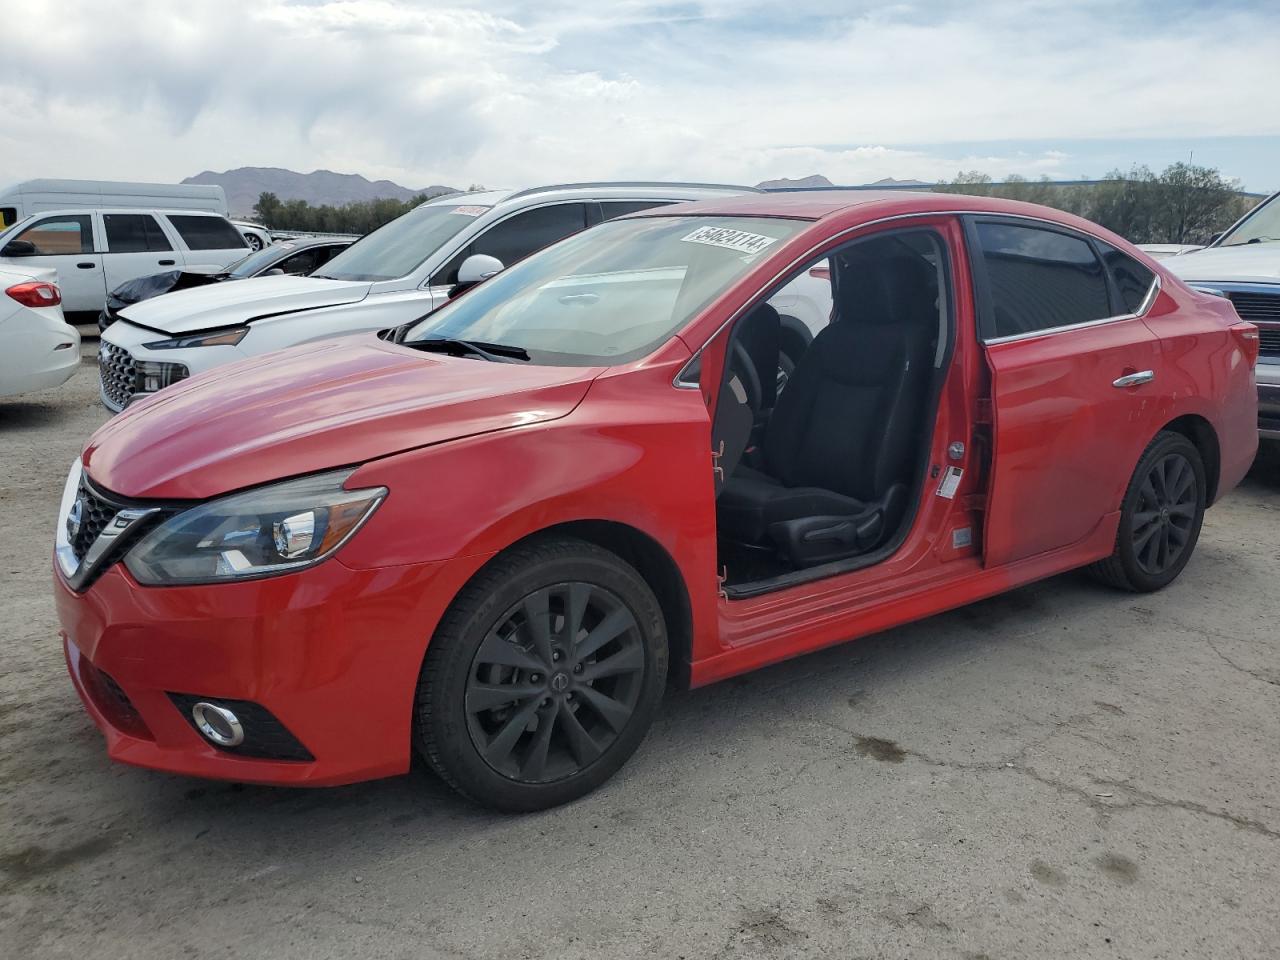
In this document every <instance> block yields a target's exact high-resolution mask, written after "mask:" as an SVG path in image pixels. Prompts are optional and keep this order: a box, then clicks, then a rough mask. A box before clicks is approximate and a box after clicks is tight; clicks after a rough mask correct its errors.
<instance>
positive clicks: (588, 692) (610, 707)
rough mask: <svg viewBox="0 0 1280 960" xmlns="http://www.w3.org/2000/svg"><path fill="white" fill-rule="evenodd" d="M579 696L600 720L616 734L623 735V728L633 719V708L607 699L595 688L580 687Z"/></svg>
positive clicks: (611, 698)
mask: <svg viewBox="0 0 1280 960" xmlns="http://www.w3.org/2000/svg"><path fill="white" fill-rule="evenodd" d="M577 692H578V696H580V697H581V698H582V699H583V701H584V702H585V703H587V704H589V705H590V706H591V709H592V710H594V711H595V712H596V713H597V714H598V715H599V716H600V719H601V720H603V721H604V722H605V723H607V724H608V725H609V728H610V729H611V730H613V732H614V733H621V732H622V728H623V727H625V726H626V725H627V721H628V720H630V719H631V708H630V707H628V706H627V705H626V704H625V703H622V702H621V701H619V700H615V699H613V697H607V696H605V695H604V694H603V693H601V692H600V691H599V690H597V689H596V688H595V687H578V690H577Z"/></svg>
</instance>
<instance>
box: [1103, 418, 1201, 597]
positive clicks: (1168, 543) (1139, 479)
mask: <svg viewBox="0 0 1280 960" xmlns="http://www.w3.org/2000/svg"><path fill="white" fill-rule="evenodd" d="M1206 489H1207V486H1206V483H1205V473H1204V461H1203V460H1202V459H1201V457H1200V451H1198V450H1197V449H1196V447H1195V444H1193V443H1192V442H1191V441H1190V440H1188V439H1187V438H1186V437H1184V436H1183V435H1182V434H1180V433H1170V432H1162V433H1159V434H1157V435H1156V438H1155V439H1154V440H1153V441H1151V444H1150V445H1149V446H1148V447H1147V449H1146V451H1145V452H1144V453H1143V454H1142V458H1141V459H1140V460H1139V461H1138V467H1137V469H1136V470H1134V472H1133V478H1132V479H1131V480H1130V481H1129V488H1128V490H1127V491H1126V492H1125V496H1124V501H1123V503H1122V504H1121V508H1120V527H1119V530H1118V531H1117V533H1116V546H1115V550H1114V552H1113V553H1112V554H1111V556H1110V557H1108V558H1107V559H1106V560H1102V561H1100V562H1098V563H1096V564H1094V565H1093V566H1092V567H1090V568H1089V569H1090V572H1091V573H1092V574H1093V575H1094V577H1096V578H1097V579H1098V580H1101V581H1102V582H1103V583H1106V584H1108V585H1110V586H1113V587H1118V588H1120V589H1122V590H1131V591H1133V592H1135V593H1149V592H1150V591H1152V590H1159V589H1160V588H1161V587H1164V586H1167V585H1168V584H1170V583H1171V582H1173V580H1174V578H1175V577H1177V576H1178V574H1180V573H1181V572H1182V568H1183V567H1185V566H1186V565H1187V561H1188V560H1190V559H1191V552H1192V551H1193V550H1194V549H1195V546H1196V541H1197V540H1198V539H1199V537H1200V525H1201V524H1202V523H1203V521H1204V510H1205V497H1206Z"/></svg>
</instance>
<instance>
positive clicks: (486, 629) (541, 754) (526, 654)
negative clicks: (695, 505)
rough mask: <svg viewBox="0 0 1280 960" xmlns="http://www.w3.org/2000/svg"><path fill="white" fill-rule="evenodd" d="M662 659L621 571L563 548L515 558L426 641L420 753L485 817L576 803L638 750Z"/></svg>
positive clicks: (649, 597) (644, 600)
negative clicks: (486, 810)
mask: <svg viewBox="0 0 1280 960" xmlns="http://www.w3.org/2000/svg"><path fill="white" fill-rule="evenodd" d="M543 609H545V621H544V620H543V619H542V617H541V616H540V615H539V614H540V611H541V610H543ZM531 611H533V615H531V613H530V612H531ZM571 621H576V624H577V625H576V627H572V628H571V627H570V623H571ZM542 622H545V624H546V628H545V631H542V630H540V628H539V627H538V624H539V623H542ZM597 628H599V629H597ZM607 634H613V635H614V636H613V639H609V640H606V641H603V642H601V641H600V640H599V638H600V637H603V636H605V635H607ZM593 644H594V645H595V646H594V647H593V646H592V645H593ZM589 648H590V649H589ZM544 653H545V654H546V656H544V655H543V654H544ZM579 654H581V655H579ZM667 656H668V651H667V635H666V627H665V623H664V620H663V616H662V609H661V607H660V606H659V604H658V600H657V598H656V597H655V596H654V594H653V591H652V590H651V589H650V588H649V586H648V584H646V583H645V581H644V579H643V578H642V577H641V576H640V574H639V573H637V572H636V570H635V569H634V568H633V567H632V566H630V564H628V563H626V562H625V561H624V560H622V559H621V558H620V557H618V556H617V555H616V554H613V553H611V552H609V551H608V550H604V549H602V548H601V547H598V546H596V545H594V544H591V543H587V542H585V541H582V540H575V539H571V538H555V539H545V540H540V541H531V542H529V543H527V544H525V545H522V546H517V547H515V548H513V549H511V550H509V551H508V552H506V553H504V554H501V555H499V556H498V557H496V558H495V559H494V560H492V561H491V562H490V563H489V564H488V565H487V566H486V567H485V568H484V569H483V570H481V571H480V573H478V574H477V575H476V576H475V577H474V578H473V579H472V581H471V582H470V583H468V584H467V586H466V587H464V588H463V589H462V591H460V592H459V594H458V596H457V597H456V598H455V600H454V602H453V603H452V605H451V606H450V607H449V610H448V611H447V612H446V613H445V615H444V617H443V618H442V619H441V622H440V625H439V627H438V629H437V630H436V632H435V635H434V637H432V640H431V644H430V646H429V647H428V649H427V655H426V658H425V660H424V662H423V666H422V673H421V676H420V678H419V681H418V692H417V698H416V702H415V705H414V727H415V734H416V740H417V743H418V747H419V750H420V751H421V753H422V755H423V756H424V757H425V758H426V760H427V762H428V763H429V764H430V765H431V767H432V769H433V770H435V771H436V773H438V774H439V775H440V777H441V778H442V779H444V780H445V782H446V783H448V784H449V785H450V786H452V787H453V788H454V789H455V790H457V791H458V792H459V793H462V794H463V795H464V796H467V797H469V798H470V799H472V800H474V801H476V802H477V803H480V804H483V805H485V806H488V807H493V808H495V809H498V810H505V811H510V812H525V811H531V810H541V809H545V808H547V807H554V806H557V805H559V804H562V803H567V802H569V801H570V800H575V799H577V798H578V797H581V796H582V795H584V794H586V793H589V792H590V791H592V790H594V789H595V788H596V787H598V786H599V785H600V784H602V783H603V782H604V781H605V780H607V779H609V777H611V776H612V775H613V774H614V773H616V772H617V771H618V769H619V768H620V767H621V766H622V765H623V764H624V763H625V762H626V761H627V759H628V758H629V757H630V756H631V754H632V753H634V752H635V750H636V748H637V747H638V746H639V745H640V742H641V741H642V740H643V739H644V736H645V733H646V732H647V731H648V729H649V726H650V724H651V723H652V722H653V717H654V715H655V713H656V712H657V708H658V702H659V701H660V699H661V697H662V691H663V687H664V685H665V683H666V676H667ZM495 658H496V659H495ZM549 658H550V659H549ZM551 659H554V660H555V661H557V662H556V663H554V664H552V666H551V667H550V668H549V669H548V671H547V672H545V673H540V672H538V671H539V669H540V668H538V667H537V665H536V663H544V664H545V663H551ZM535 661H536V663H535ZM623 661H626V666H625V669H624V668H621V667H620V666H619V665H620V664H621V663H622V662H623ZM611 664H612V665H613V667H612V668H610V665H611ZM610 669H612V671H613V672H609V670H610ZM595 674H599V676H596V675H595ZM535 689H536V690H537V692H536V693H532V692H530V691H532V690H535ZM499 691H501V692H500V693H499ZM508 695H509V696H510V697H511V699H510V700H508V701H506V702H500V703H496V705H495V704H491V701H495V700H501V697H505V696H508ZM624 711H625V712H624ZM512 731H515V732H514V733H512ZM584 733H585V734H586V737H587V739H586V740H585V741H584V740H583V739H582V735H583V734H584ZM544 734H545V735H544ZM539 748H540V750H539ZM596 751H598V753H597V752H596ZM539 761H541V762H540V763H539Z"/></svg>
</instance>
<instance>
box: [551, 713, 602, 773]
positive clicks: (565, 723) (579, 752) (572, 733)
mask: <svg viewBox="0 0 1280 960" xmlns="http://www.w3.org/2000/svg"><path fill="white" fill-rule="evenodd" d="M557 718H558V719H559V721H560V729H561V730H563V731H564V735H565V739H567V740H568V741H569V751H570V752H571V753H572V754H573V758H574V759H575V760H577V761H578V766H580V767H585V766H586V765H587V764H589V763H591V762H592V761H593V760H595V759H596V758H597V757H599V756H600V753H601V750H600V747H599V746H598V745H597V744H596V742H595V741H594V740H592V739H591V734H589V733H587V731H586V728H584V727H583V726H582V723H581V722H580V721H579V720H578V718H577V716H576V715H575V714H574V712H573V708H572V707H570V706H569V704H567V703H564V702H562V703H561V704H560V712H559V714H557Z"/></svg>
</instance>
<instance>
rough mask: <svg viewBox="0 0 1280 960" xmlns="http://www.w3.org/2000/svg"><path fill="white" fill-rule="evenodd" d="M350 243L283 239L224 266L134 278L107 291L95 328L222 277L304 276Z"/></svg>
mask: <svg viewBox="0 0 1280 960" xmlns="http://www.w3.org/2000/svg"><path fill="white" fill-rule="evenodd" d="M351 243H352V241H351V240H332V239H325V238H320V237H304V238H301V239H298V240H284V241H281V242H280V243H273V244H271V245H270V246H268V247H266V248H264V249H262V250H259V251H257V252H256V253H250V254H248V255H246V256H244V257H241V258H240V259H239V260H237V261H236V262H235V263H232V264H230V265H229V266H226V267H186V268H184V269H182V270H166V271H165V272H164V273H153V274H151V275H150V276H146V277H138V278H137V279H135V280H130V281H128V282H127V283H122V284H121V285H120V286H118V287H116V288H115V289H114V290H112V291H111V292H110V293H109V294H107V303H106V306H104V307H103V308H102V312H101V313H100V314H98V330H99V331H102V330H105V329H107V327H109V326H111V324H113V323H115V322H116V320H117V319H118V316H119V313H120V311H121V310H123V309H124V308H125V307H127V306H131V305H132V304H135V303H139V302H141V301H143V300H150V299H151V298H152V297H158V296H160V295H161V294H163V293H173V292H176V291H178V290H189V289H191V288H192V287H203V286H206V285H208V284H210V283H222V282H223V281H224V280H247V279H248V278H250V277H266V276H280V275H285V276H290V277H304V276H306V275H307V274H309V273H311V272H312V271H314V270H318V269H320V268H321V267H322V266H324V265H325V264H326V263H328V262H329V261H330V260H331V259H333V257H334V256H335V255H336V254H338V253H339V252H340V251H342V250H345V249H346V248H347V247H349V246H351Z"/></svg>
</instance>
